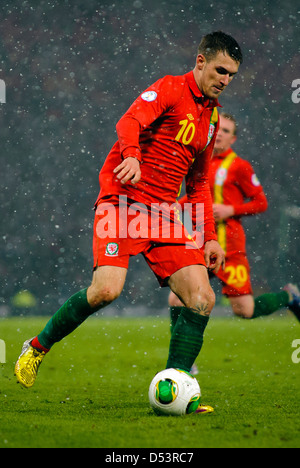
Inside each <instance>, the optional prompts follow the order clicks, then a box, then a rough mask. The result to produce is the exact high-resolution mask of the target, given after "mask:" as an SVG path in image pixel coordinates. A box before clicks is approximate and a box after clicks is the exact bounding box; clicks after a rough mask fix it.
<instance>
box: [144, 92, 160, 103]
mask: <svg viewBox="0 0 300 468" xmlns="http://www.w3.org/2000/svg"><path fill="white" fill-rule="evenodd" d="M141 97H142V99H143V101H147V102H151V101H155V99H156V98H157V93H156V92H155V91H145V92H144V93H143V94H142V96H141Z"/></svg>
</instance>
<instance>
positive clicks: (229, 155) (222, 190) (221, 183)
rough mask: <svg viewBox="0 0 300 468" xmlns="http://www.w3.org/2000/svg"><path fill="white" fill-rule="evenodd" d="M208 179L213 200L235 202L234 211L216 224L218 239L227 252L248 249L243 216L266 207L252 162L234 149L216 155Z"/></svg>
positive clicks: (226, 202) (256, 212)
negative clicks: (230, 215) (232, 214)
mask: <svg viewBox="0 0 300 468" xmlns="http://www.w3.org/2000/svg"><path fill="white" fill-rule="evenodd" d="M209 180H210V187H211V193H212V197H213V200H214V203H221V204H225V205H233V206H234V213H235V215H234V216H233V217H232V218H228V219H226V220H225V221H224V222H220V223H218V224H217V232H218V240H219V243H220V244H221V246H222V247H223V249H224V250H225V252H226V253H227V255H230V254H231V253H234V252H243V253H245V252H246V236H245V232H244V229H243V226H242V222H241V216H247V215H254V214H258V213H261V212H263V211H265V210H266V209H267V206H268V202H267V199H266V196H265V194H264V191H263V188H262V186H261V184H260V182H259V180H258V179H257V177H256V175H255V172H254V170H253V168H252V166H251V164H250V163H249V162H248V161H246V160H244V159H242V158H240V157H239V156H237V154H236V153H234V151H233V150H232V149H229V150H227V151H225V152H224V153H222V154H218V155H215V156H214V157H213V159H212V161H211V165H210V174H209ZM247 199H249V201H247Z"/></svg>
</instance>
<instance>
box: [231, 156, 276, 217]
mask: <svg viewBox="0 0 300 468" xmlns="http://www.w3.org/2000/svg"><path fill="white" fill-rule="evenodd" d="M237 180H238V181H239V182H238V183H239V186H240V188H241V191H242V193H243V195H244V197H245V199H250V200H249V201H248V202H245V203H242V204H237V205H235V204H234V203H233V207H234V214H235V216H250V215H255V214H258V213H262V212H264V211H266V209H267V208H268V201H267V197H266V195H265V193H264V190H263V187H262V186H261V184H260V182H259V180H258V178H257V176H256V174H255V172H254V170H253V167H252V166H251V164H250V163H249V162H248V161H245V160H240V164H239V167H238V170H237Z"/></svg>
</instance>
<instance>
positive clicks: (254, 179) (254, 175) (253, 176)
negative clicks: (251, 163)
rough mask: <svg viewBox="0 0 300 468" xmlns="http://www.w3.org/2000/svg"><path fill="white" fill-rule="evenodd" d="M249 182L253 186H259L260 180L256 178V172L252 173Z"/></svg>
mask: <svg viewBox="0 0 300 468" xmlns="http://www.w3.org/2000/svg"><path fill="white" fill-rule="evenodd" d="M251 182H252V184H253V185H254V186H255V187H259V186H260V181H259V180H258V178H257V175H256V174H253V175H252V177H251Z"/></svg>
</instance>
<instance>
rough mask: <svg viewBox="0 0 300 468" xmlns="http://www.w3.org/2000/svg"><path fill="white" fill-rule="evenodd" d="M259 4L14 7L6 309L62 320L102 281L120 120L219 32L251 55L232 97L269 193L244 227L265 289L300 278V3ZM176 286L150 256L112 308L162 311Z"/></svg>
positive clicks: (5, 203) (3, 206)
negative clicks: (101, 255)
mask: <svg viewBox="0 0 300 468" xmlns="http://www.w3.org/2000/svg"><path fill="white" fill-rule="evenodd" d="M251 3H253V2H249V1H237V2H236V1H232V0H224V1H214V0H211V1H202V2H196V1H195V2H188V1H183V0H175V1H162V0H152V1H151V2H149V1H148V0H135V1H131V0H129V1H121V0H116V1H115V2H111V1H94V0H89V1H88V2H83V1H79V0H75V1H64V0H62V1H59V2H58V1H22V0H19V1H11V2H7V1H4V2H1V6H0V59H1V61H0V78H1V79H3V80H4V81H5V84H6V92H7V97H6V104H0V120H1V156H0V157H1V175H2V177H1V191H0V210H1V211H0V216H1V232H0V240H1V243H0V278H1V290H0V314H1V313H2V314H5V313H7V312H9V313H12V314H21V313H38V314H53V313H54V312H55V311H56V310H57V308H58V307H59V306H60V305H61V304H62V303H63V302H64V301H65V300H66V299H67V298H68V297H69V296H70V295H71V294H73V293H74V292H76V291H77V290H78V289H79V288H82V287H85V286H87V285H88V284H89V282H90V279H91V275H92V226H93V216H94V213H93V210H92V208H93V204H94V201H95V199H96V197H97V194H98V190H99V186H98V173H99V170H100V169H101V166H102V164H103V162H104V160H105V158H106V156H107V154H108V152H109V150H110V148H111V146H112V145H113V143H114V142H115V140H116V132H115V125H116V123H117V121H118V119H119V118H120V117H121V116H122V114H123V113H124V112H125V111H126V110H127V108H128V107H129V105H130V104H131V103H132V101H133V100H134V99H135V98H136V97H137V96H138V95H139V94H140V93H141V92H142V91H143V90H144V89H145V88H147V87H148V86H149V85H150V84H151V83H152V82H154V81H156V80H157V79H158V78H160V77H162V76H164V75H166V74H174V75H179V74H183V73H186V72H188V71H190V70H191V69H192V68H193V67H194V64H195V57H196V54H197V46H198V43H199V42H200V39H201V37H202V36H203V35H204V34H206V33H208V32H211V31H214V30H219V29H221V30H223V31H225V32H227V33H229V34H231V35H233V36H234V37H235V38H236V39H237V41H238V42H239V43H240V45H241V47H242V49H243V53H244V64H243V65H242V66H241V68H240V73H239V75H238V76H237V77H236V78H235V79H234V81H233V82H232V84H231V85H230V87H229V88H228V90H227V91H226V92H225V94H224V95H222V96H221V98H220V102H221V104H222V105H223V107H224V110H225V111H227V112H230V113H232V114H234V115H235V117H236V118H237V120H238V123H239V135H238V141H237V143H236V144H235V147H234V148H235V150H236V151H237V152H238V154H239V155H240V156H242V157H244V158H245V159H248V160H249V161H250V162H251V163H252V164H253V166H254V168H255V170H256V172H257V175H258V177H259V179H260V181H261V183H262V184H263V186H264V189H265V192H266V194H267V196H268V200H269V209H268V212H267V213H264V214H262V215H260V216H256V217H253V218H249V219H245V221H244V225H245V228H246V230H247V236H248V253H249V259H250V262H251V266H252V281H253V286H254V289H255V294H260V293H262V292H268V291H271V290H277V289H278V288H280V287H281V286H282V285H284V284H285V283H286V282H288V281H294V282H300V273H299V262H300V253H299V227H300V219H299V217H300V215H299V211H300V203H299V175H300V169H299V167H300V166H299V161H298V158H299V127H300V126H299V109H300V104H295V103H293V102H292V99H291V96H292V92H293V89H292V81H293V80H295V79H299V78H300V67H299V63H300V55H299V17H300V14H299V13H300V12H299V4H298V2H297V1H296V0H293V1H292V0H287V1H285V2H284V3H283V2H279V1H265V0H263V1H261V2H259V3H258V4H255V6H254V5H251ZM297 4H298V6H297ZM214 284H215V283H214ZM24 290H28V291H30V293H31V294H32V296H33V297H31V301H29V302H26V300H27V299H28V297H27V298H26V296H24V295H23V296H20V295H18V294H19V293H20V291H24ZM217 291H219V289H218V288H217ZM167 293H168V291H167V290H161V289H160V288H159V287H158V283H157V282H156V279H155V278H154V276H153V274H152V272H151V271H150V270H149V269H148V267H147V266H146V264H145V262H144V260H143V258H142V257H137V258H136V259H133V261H132V263H131V267H130V271H129V275H128V280H127V283H126V287H125V290H124V292H123V294H122V296H121V297H120V298H119V299H118V301H117V302H116V304H115V305H114V308H113V309H110V310H112V311H113V312H116V311H117V312H118V313H119V314H122V313H126V310H132V308H133V307H137V308H136V311H137V313H139V311H140V312H141V311H144V312H145V311H146V312H147V311H148V312H150V313H154V314H156V313H160V312H161V311H162V310H164V309H165V308H166V305H167V304H166V300H167ZM33 298H34V301H32V300H33ZM16 299H19V301H18V300H16ZM29 299H30V298H29ZM26 305H27V306H28V307H27V308H26V307H24V306H26ZM17 306H18V307H17ZM141 313H142V312H141Z"/></svg>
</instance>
